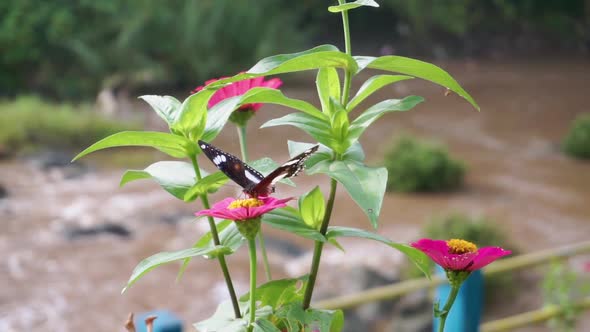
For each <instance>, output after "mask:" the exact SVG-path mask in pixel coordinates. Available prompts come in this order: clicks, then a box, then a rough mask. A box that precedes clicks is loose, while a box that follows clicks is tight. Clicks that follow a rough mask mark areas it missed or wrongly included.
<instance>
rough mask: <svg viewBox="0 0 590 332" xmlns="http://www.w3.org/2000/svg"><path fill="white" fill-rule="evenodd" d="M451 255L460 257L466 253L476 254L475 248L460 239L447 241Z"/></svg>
mask: <svg viewBox="0 0 590 332" xmlns="http://www.w3.org/2000/svg"><path fill="white" fill-rule="evenodd" d="M447 245H448V246H449V251H450V253H451V254H457V255H462V254H466V253H468V252H476V251H477V246H476V245H475V244H473V243H471V242H469V241H465V240H461V239H450V240H448V241H447Z"/></svg>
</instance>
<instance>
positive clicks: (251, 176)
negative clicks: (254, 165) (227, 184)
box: [244, 170, 260, 183]
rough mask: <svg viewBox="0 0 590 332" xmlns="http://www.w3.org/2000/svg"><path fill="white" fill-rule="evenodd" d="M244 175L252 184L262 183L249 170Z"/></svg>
mask: <svg viewBox="0 0 590 332" xmlns="http://www.w3.org/2000/svg"><path fill="white" fill-rule="evenodd" d="M244 174H246V178H247V179H248V180H250V181H252V182H254V183H258V182H260V179H259V178H258V177H257V176H256V175H254V174H252V172H250V171H249V170H246V171H245V172H244Z"/></svg>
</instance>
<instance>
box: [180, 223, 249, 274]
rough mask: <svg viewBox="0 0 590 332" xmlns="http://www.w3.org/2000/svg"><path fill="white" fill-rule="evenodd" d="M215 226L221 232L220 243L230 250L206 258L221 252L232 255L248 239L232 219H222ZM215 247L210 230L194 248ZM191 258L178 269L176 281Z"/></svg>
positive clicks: (213, 257)
mask: <svg viewBox="0 0 590 332" xmlns="http://www.w3.org/2000/svg"><path fill="white" fill-rule="evenodd" d="M215 227H216V228H217V233H218V234H219V242H220V244H221V245H222V246H225V247H227V248H228V251H227V252H213V253H211V254H208V255H203V257H204V258H207V259H215V258H217V257H218V256H219V255H220V254H223V255H231V254H233V253H234V252H236V250H238V248H240V247H241V246H242V244H243V243H244V241H245V240H246V239H245V238H244V237H243V236H242V234H241V233H240V231H238V228H237V227H236V224H235V223H234V222H233V221H232V220H222V221H220V222H218V223H217V225H216V226H215ZM213 247H215V243H214V241H213V234H211V231H209V232H207V233H205V235H203V236H201V238H200V239H199V240H198V241H197V242H196V243H195V244H194V245H193V248H213ZM190 260H191V258H190V257H189V258H186V259H185V260H184V262H183V263H182V267H181V268H180V270H179V271H178V275H177V277H176V281H179V280H180V278H182V274H183V273H184V271H185V270H186V268H187V266H188V264H189V262H190Z"/></svg>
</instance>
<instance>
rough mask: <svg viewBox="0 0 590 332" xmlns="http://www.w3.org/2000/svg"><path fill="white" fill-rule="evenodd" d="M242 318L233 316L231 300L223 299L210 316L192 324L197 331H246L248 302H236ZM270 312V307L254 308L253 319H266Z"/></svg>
mask: <svg viewBox="0 0 590 332" xmlns="http://www.w3.org/2000/svg"><path fill="white" fill-rule="evenodd" d="M238 306H239V308H240V312H241V313H242V318H235V316H234V311H233V306H232V303H231V301H229V300H228V301H224V302H222V303H221V304H220V305H219V306H218V307H217V310H215V313H214V314H213V316H211V317H210V318H208V319H206V320H203V321H200V322H198V323H195V324H193V327H194V328H195V329H197V331H202V332H204V331H207V332H246V330H247V328H248V325H249V324H248V323H249V322H248V318H246V317H248V316H249V315H248V310H249V304H248V302H238ZM271 313H272V308H271V307H268V306H266V307H261V308H257V309H256V313H255V321H258V320H260V319H266V318H267V317H268V316H269V315H270V314H271Z"/></svg>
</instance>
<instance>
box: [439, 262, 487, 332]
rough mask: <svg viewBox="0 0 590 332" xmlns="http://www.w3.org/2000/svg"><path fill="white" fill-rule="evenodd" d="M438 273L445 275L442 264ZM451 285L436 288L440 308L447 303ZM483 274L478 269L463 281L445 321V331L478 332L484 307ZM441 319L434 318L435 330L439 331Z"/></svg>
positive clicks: (446, 284)
mask: <svg viewBox="0 0 590 332" xmlns="http://www.w3.org/2000/svg"><path fill="white" fill-rule="evenodd" d="M436 272H437V274H442V275H445V272H444V270H443V269H442V268H441V267H440V266H438V265H437V266H436ZM450 292H451V286H450V285H449V284H448V283H445V284H443V285H440V286H438V287H437V288H436V295H435V296H436V297H435V299H434V300H435V301H440V309H442V308H443V307H444V305H445V303H447V299H448V297H449V293H450ZM483 296H484V292H483V275H482V273H481V271H479V270H477V271H474V272H472V273H471V275H470V276H469V277H468V278H467V280H465V282H463V285H462V286H461V289H460V290H459V294H458V295H457V298H456V299H455V304H453V307H452V308H451V311H450V312H449V315H448V316H447V321H446V323H445V332H478V331H479V324H480V322H481V312H482V308H483ZM438 324H439V319H438V318H435V319H434V324H433V328H434V329H433V331H435V332H437V331H438Z"/></svg>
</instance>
